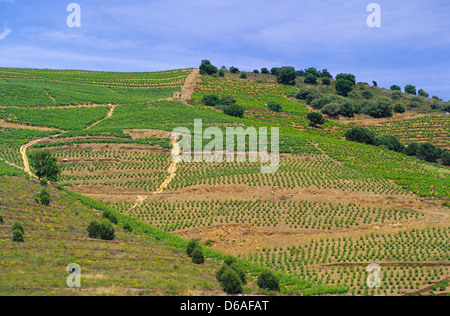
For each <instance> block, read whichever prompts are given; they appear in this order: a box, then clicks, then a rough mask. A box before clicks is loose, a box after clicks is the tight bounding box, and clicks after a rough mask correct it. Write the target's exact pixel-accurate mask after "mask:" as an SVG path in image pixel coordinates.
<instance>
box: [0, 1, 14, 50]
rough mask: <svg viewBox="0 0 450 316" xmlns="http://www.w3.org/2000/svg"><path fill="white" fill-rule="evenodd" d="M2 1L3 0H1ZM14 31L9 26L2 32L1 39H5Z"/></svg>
mask: <svg viewBox="0 0 450 316" xmlns="http://www.w3.org/2000/svg"><path fill="white" fill-rule="evenodd" d="M0 1H1V0H0ZM11 33H12V30H11V29H10V28H9V27H6V28H5V29H4V30H3V32H1V33H0V41H1V40H4V39H5V38H6V36H8V35H9V34H11Z"/></svg>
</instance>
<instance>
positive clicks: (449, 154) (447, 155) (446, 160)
mask: <svg viewBox="0 0 450 316" xmlns="http://www.w3.org/2000/svg"><path fill="white" fill-rule="evenodd" d="M441 159H442V163H443V164H444V165H446V166H450V151H449V150H446V151H444V152H443V153H442V156H441Z"/></svg>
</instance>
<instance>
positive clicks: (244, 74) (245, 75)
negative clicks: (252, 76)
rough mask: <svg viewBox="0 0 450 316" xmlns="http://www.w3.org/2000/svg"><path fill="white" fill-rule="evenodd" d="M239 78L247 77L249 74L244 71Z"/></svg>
mask: <svg viewBox="0 0 450 316" xmlns="http://www.w3.org/2000/svg"><path fill="white" fill-rule="evenodd" d="M239 78H241V79H247V78H248V76H247V74H246V73H245V72H242V73H241V75H240V76H239Z"/></svg>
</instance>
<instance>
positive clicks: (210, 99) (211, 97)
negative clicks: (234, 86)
mask: <svg viewBox="0 0 450 316" xmlns="http://www.w3.org/2000/svg"><path fill="white" fill-rule="evenodd" d="M202 102H203V104H204V105H207V106H216V105H217V104H219V103H220V98H219V96H218V95H216V94H208V95H205V96H204V97H203V98H202Z"/></svg>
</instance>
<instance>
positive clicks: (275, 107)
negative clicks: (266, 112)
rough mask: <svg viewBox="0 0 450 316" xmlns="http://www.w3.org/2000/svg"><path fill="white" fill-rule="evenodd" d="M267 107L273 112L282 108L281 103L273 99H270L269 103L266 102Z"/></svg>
mask: <svg viewBox="0 0 450 316" xmlns="http://www.w3.org/2000/svg"><path fill="white" fill-rule="evenodd" d="M267 107H268V108H269V109H270V110H271V111H274V112H280V111H281V110H283V108H282V107H281V105H280V104H279V103H277V102H274V101H270V102H269V103H267Z"/></svg>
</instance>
